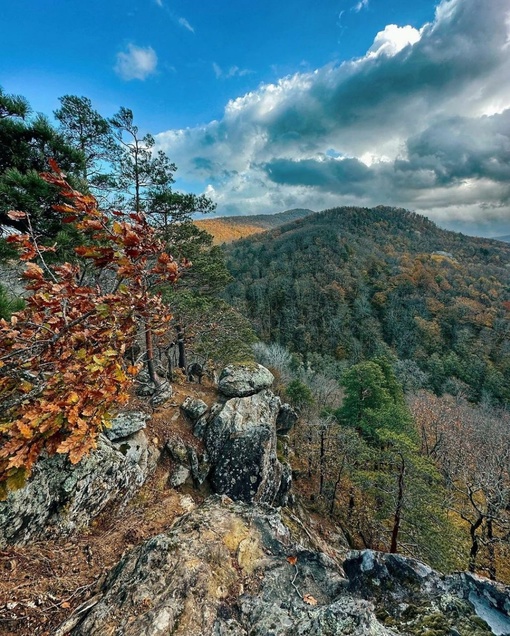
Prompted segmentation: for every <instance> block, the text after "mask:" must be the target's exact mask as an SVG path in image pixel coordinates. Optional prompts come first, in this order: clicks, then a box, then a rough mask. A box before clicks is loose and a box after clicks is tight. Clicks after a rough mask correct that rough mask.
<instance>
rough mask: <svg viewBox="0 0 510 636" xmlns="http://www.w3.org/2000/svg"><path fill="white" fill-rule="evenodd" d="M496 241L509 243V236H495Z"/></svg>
mask: <svg viewBox="0 0 510 636" xmlns="http://www.w3.org/2000/svg"><path fill="white" fill-rule="evenodd" d="M494 240H496V241H503V243H510V234H506V235H505V236H496V237H495V239H494Z"/></svg>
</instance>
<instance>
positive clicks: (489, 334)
mask: <svg viewBox="0 0 510 636" xmlns="http://www.w3.org/2000/svg"><path fill="white" fill-rule="evenodd" d="M228 255H229V268H230V271H231V273H232V275H233V276H234V279H235V281H234V282H233V283H232V284H231V285H230V287H229V288H228V292H227V293H228V300H229V301H230V302H231V303H232V304H234V305H235V306H236V307H238V308H239V309H241V310H242V311H243V312H244V313H245V315H246V316H247V317H249V319H250V320H251V321H252V322H253V324H254V326H255V327H256V329H257V331H258V334H259V335H260V337H261V338H262V339H263V340H265V341H266V342H279V343H281V344H283V345H285V346H287V347H288V348H289V349H290V350H291V351H294V352H296V353H299V354H301V355H302V356H304V358H305V359H306V358H307V356H309V355H310V354H312V353H319V354H321V355H329V356H332V357H334V358H336V359H337V360H345V362H346V364H352V363H355V362H358V361H360V360H363V359H371V358H373V357H377V356H380V355H384V356H387V355H393V356H397V357H398V358H399V359H401V360H404V361H407V363H408V365H410V368H415V369H416V370H417V371H421V372H422V374H425V376H424V377H426V378H428V379H427V380H426V381H424V382H425V386H426V387H427V388H429V389H433V390H434V391H436V392H437V393H442V392H443V391H445V390H447V391H449V392H453V393H456V392H458V391H461V392H463V393H464V394H467V395H468V396H469V398H470V399H472V400H475V401H478V400H480V399H482V397H483V396H488V397H490V398H491V399H494V400H496V401H498V402H503V403H506V402H508V401H510V388H509V387H510V356H509V354H510V330H509V329H508V319H509V318H510V245H505V244H504V243H502V242H500V241H496V240H491V239H484V238H474V237H469V236H464V235H462V234H459V233H455V232H450V231H446V230H443V229H440V228H439V227H437V226H436V225H435V224H434V223H432V222H431V221H430V220H428V219H427V218H425V217H423V216H420V215H418V214H415V213H413V212H408V211H406V210H403V209H396V208H389V207H382V206H379V207H376V208H372V209H368V208H349V207H343V208H334V209H331V210H326V211H324V212H320V213H317V214H313V215H309V216H307V217H304V218H302V219H298V220H296V221H294V222H292V223H287V224H285V225H283V226H280V227H278V228H275V229H273V230H271V231H269V232H267V233H265V234H260V235H256V236H251V237H249V238H246V239H244V240H242V241H239V242H236V243H235V244H233V245H231V246H230V247H229V249H228ZM413 365H414V367H413Z"/></svg>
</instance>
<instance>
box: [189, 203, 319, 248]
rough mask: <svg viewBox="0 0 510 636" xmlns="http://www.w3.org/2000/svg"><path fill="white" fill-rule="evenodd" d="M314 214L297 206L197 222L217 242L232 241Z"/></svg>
mask: <svg viewBox="0 0 510 636" xmlns="http://www.w3.org/2000/svg"><path fill="white" fill-rule="evenodd" d="M310 214H314V212H313V211H312V210H306V209H301V208H296V209H293V210H286V211H285V212H279V213H277V214H256V215H253V216H223V217H218V218H216V219H200V220H199V221H195V224H196V225H197V226H198V227H200V228H202V229H203V230H206V231H207V232H209V234H211V235H212V236H213V237H214V243H215V244H221V243H231V242H232V241H236V240H238V239H241V238H244V237H246V236H251V235H252V234H259V233H260V232H265V231H266V230H269V229H272V228H275V227H279V226H280V225H284V224H285V223H289V222H291V221H295V220H297V219H302V218H304V217H305V216H308V215H310Z"/></svg>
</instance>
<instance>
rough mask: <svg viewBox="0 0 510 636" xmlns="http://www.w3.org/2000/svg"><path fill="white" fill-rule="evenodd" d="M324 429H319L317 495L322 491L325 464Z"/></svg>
mask: <svg viewBox="0 0 510 636" xmlns="http://www.w3.org/2000/svg"><path fill="white" fill-rule="evenodd" d="M325 442H326V431H325V430H324V429H322V430H321V454H320V461H319V495H322V494H323V492H324V472H325V464H326V443H325Z"/></svg>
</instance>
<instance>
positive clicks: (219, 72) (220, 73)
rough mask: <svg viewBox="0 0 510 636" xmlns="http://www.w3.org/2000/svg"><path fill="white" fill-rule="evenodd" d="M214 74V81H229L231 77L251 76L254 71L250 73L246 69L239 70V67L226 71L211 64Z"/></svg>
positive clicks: (217, 65) (214, 63)
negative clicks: (222, 79)
mask: <svg viewBox="0 0 510 636" xmlns="http://www.w3.org/2000/svg"><path fill="white" fill-rule="evenodd" d="M212 67H213V71H214V74H215V75H216V79H221V78H224V79H230V78H231V77H244V76H245V75H251V74H252V73H253V72H254V71H250V70H249V69H247V68H239V66H231V67H230V68H229V69H228V70H223V69H222V68H221V66H220V65H219V64H216V62H213V63H212Z"/></svg>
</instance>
